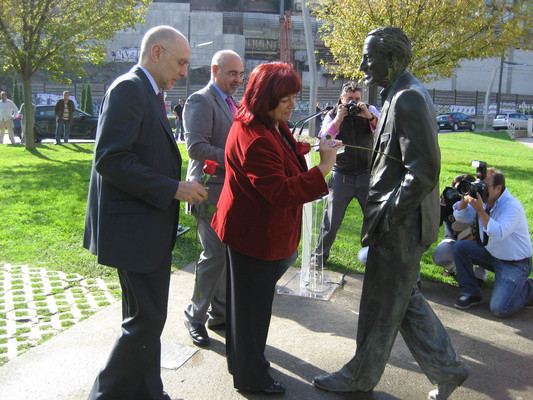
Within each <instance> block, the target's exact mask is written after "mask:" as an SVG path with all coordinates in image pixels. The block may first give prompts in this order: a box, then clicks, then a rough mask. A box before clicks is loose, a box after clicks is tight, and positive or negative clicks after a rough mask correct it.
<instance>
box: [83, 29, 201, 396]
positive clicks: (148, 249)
mask: <svg viewBox="0 0 533 400" xmlns="http://www.w3.org/2000/svg"><path fill="white" fill-rule="evenodd" d="M190 54H191V53H190V47H189V44H188V42H187V39H186V38H185V37H184V36H183V35H182V34H181V33H180V32H179V31H177V30H175V29H174V28H171V27H169V26H159V27H155V28H152V29H150V30H149V31H148V32H146V34H145V36H144V38H143V40H142V43H141V54H140V59H139V63H138V64H137V65H136V66H135V67H133V68H132V69H131V71H129V72H128V73H126V74H124V75H122V76H120V77H119V78H117V80H115V82H114V83H113V84H112V85H111V86H110V88H109V90H108V91H107V93H106V94H105V96H104V99H103V102H102V106H101V109H100V116H99V120H98V129H97V137H96V143H95V148H94V161H93V166H92V172H91V181H90V185H89V196H88V200H87V213H86V219H85V233H84V241H83V245H84V247H86V248H87V249H89V250H90V251H91V252H92V253H93V254H96V255H97V256H98V262H99V263H100V264H104V265H107V266H110V267H114V268H116V269H117V272H118V276H119V279H120V285H121V288H122V315H123V320H122V332H121V334H120V335H119V337H118V338H117V340H116V342H115V346H114V347H113V350H112V351H111V354H110V356H109V359H108V361H107V364H106V366H105V367H104V368H103V369H102V371H100V373H99V374H98V376H97V378H96V381H95V383H94V385H93V387H92V390H91V393H90V394H89V399H147V400H169V399H170V397H169V396H168V395H167V394H166V393H165V392H164V391H163V383H162V381H161V376H160V364H161V362H160V361H161V359H160V354H161V342H160V336H161V332H162V330H163V327H164V325H165V320H166V317H167V302H168V291H169V283H170V265H171V261H172V249H173V247H174V242H175V239H176V225H177V221H178V213H179V201H180V200H183V201H187V202H189V203H192V202H195V201H196V202H200V203H201V202H202V201H203V200H204V199H205V198H206V196H207V193H206V191H205V190H204V188H203V187H202V185H200V184H199V183H197V182H183V181H180V176H181V155H180V153H179V150H178V148H177V146H176V142H175V140H174V137H173V135H172V129H171V127H170V124H169V122H168V119H167V116H166V113H165V112H164V111H163V107H162V105H163V104H164V103H163V102H162V96H161V95H162V92H161V91H162V90H169V89H171V88H172V87H173V86H174V84H175V83H176V82H177V81H178V80H180V79H181V78H184V77H186V76H187V64H188V62H189V59H190Z"/></svg>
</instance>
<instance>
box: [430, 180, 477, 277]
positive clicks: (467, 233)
mask: <svg viewBox="0 0 533 400" xmlns="http://www.w3.org/2000/svg"><path fill="white" fill-rule="evenodd" d="M475 180H476V178H474V177H473V176H472V175H470V174H462V175H457V176H456V177H455V178H453V180H452V184H451V187H446V188H445V189H444V191H443V192H442V195H441V197H440V224H441V225H442V224H444V237H443V238H442V241H441V242H440V243H439V244H438V245H437V247H435V250H434V251H433V255H432V257H433V262H434V263H435V265H438V266H439V267H443V268H444V271H443V273H442V275H443V276H452V275H455V263H454V262H453V252H452V248H453V245H454V244H455V242H457V241H458V240H472V239H473V238H474V237H473V236H472V225H473V223H468V224H465V223H462V222H459V221H456V220H455V217H454V216H453V205H454V204H455V203H456V202H458V201H460V200H461V195H460V194H459V193H458V191H457V187H458V186H459V184H460V183H461V182H463V181H466V182H474V181H475ZM474 273H475V275H476V278H477V280H478V283H479V285H481V286H482V285H483V282H484V280H485V277H486V276H487V270H486V269H484V268H481V267H476V269H475V270H474Z"/></svg>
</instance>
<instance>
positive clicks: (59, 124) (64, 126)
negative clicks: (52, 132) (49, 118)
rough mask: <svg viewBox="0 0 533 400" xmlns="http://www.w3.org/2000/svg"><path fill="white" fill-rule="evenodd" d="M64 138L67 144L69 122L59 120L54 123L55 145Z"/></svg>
mask: <svg viewBox="0 0 533 400" xmlns="http://www.w3.org/2000/svg"><path fill="white" fill-rule="evenodd" d="M62 135H63V136H64V138H65V143H68V138H69V136H70V121H69V120H68V119H60V120H59V121H56V143H61V136H62Z"/></svg>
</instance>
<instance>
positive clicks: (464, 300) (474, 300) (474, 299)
mask: <svg viewBox="0 0 533 400" xmlns="http://www.w3.org/2000/svg"><path fill="white" fill-rule="evenodd" d="M479 303H481V296H462V297H461V298H460V299H459V300H457V301H456V302H455V304H454V307H455V308H460V309H462V310H466V309H467V308H470V307H472V306H475V305H476V304H479Z"/></svg>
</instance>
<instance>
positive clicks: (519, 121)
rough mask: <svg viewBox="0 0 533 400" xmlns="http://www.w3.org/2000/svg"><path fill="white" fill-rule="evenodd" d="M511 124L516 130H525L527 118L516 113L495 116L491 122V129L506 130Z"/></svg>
mask: <svg viewBox="0 0 533 400" xmlns="http://www.w3.org/2000/svg"><path fill="white" fill-rule="evenodd" d="M511 122H512V123H513V124H514V125H515V128H516V129H527V117H526V116H525V115H524V114H521V113H518V112H514V113H507V114H498V115H496V116H495V117H494V119H493V120H492V129H494V130H495V131H497V130H498V129H507V128H509V124H510V123H511Z"/></svg>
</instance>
